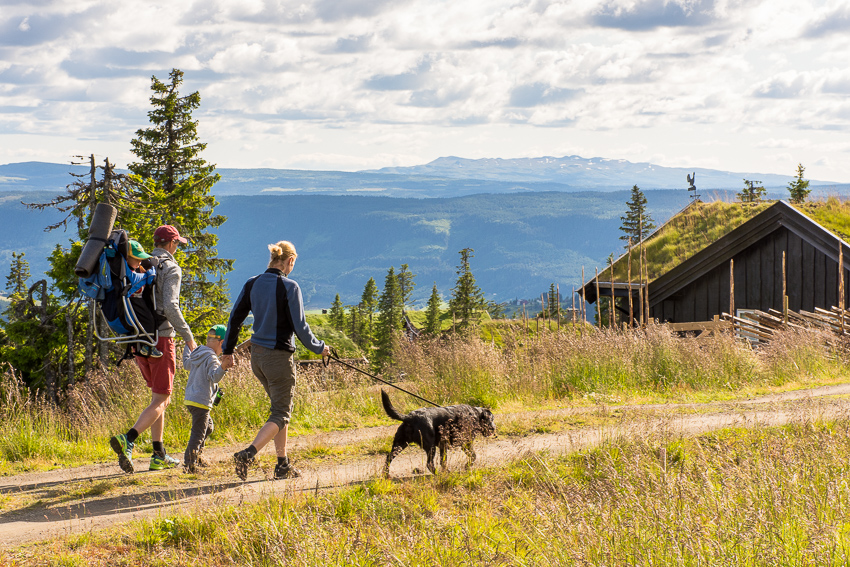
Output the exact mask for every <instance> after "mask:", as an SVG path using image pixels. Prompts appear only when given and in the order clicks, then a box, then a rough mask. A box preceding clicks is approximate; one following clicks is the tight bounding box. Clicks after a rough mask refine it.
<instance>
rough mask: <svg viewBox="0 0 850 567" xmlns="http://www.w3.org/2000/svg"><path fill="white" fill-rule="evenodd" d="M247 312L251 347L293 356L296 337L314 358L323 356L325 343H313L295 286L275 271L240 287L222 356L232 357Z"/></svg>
mask: <svg viewBox="0 0 850 567" xmlns="http://www.w3.org/2000/svg"><path fill="white" fill-rule="evenodd" d="M249 312H250V313H253V314H254V329H253V331H254V334H253V335H251V343H252V344H256V345H260V346H262V347H266V348H270V349H277V350H287V351H289V352H295V339H294V336H297V337H298V340H299V341H301V344H303V345H304V346H305V347H307V349H308V350H310V351H312V352H314V353H316V354H322V351H323V350H324V349H325V343H324V341H320V340H318V339H316V337H315V336H313V332H312V331H311V330H310V326H309V325H308V324H307V319H306V317H305V315H304V302H303V300H302V298H301V288H300V287H298V283H297V282H296V281H295V280H291V279H289V278H287V277H286V276H284V275H283V272H281V271H280V270H278V269H276V268H269V269H268V270H266V271H265V272H264V273H262V274H260V275H258V276H254V277H253V278H251V279H249V280H248V281H247V282H246V283H245V285H244V286H243V287H242V291H241V292H240V293H239V297H238V298H237V299H236V303H235V304H234V305H233V311H231V313H230V321H229V322H228V324H227V334H226V335H225V337H224V346H223V349H222V352H223V353H224V354H233V349H234V348H236V341H237V340H238V339H239V329H240V327H242V323H243V322H244V321H245V318H246V317H248V313H249Z"/></svg>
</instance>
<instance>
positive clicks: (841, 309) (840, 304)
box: [838, 240, 844, 336]
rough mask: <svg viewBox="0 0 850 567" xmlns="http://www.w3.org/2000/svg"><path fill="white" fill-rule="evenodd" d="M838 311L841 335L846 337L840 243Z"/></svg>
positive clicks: (842, 250)
mask: <svg viewBox="0 0 850 567" xmlns="http://www.w3.org/2000/svg"><path fill="white" fill-rule="evenodd" d="M838 311H839V312H840V313H841V335H842V336H844V247H843V246H841V241H840V240H839V241H838Z"/></svg>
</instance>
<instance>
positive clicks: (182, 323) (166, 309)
mask: <svg viewBox="0 0 850 567" xmlns="http://www.w3.org/2000/svg"><path fill="white" fill-rule="evenodd" d="M151 256H156V257H157V258H159V262H160V263H159V266H158V267H157V269H156V287H155V290H156V292H155V293H156V312H157V314H158V315H160V317H164V318H165V321H163V322H162V323H160V325H159V328H158V331H159V336H160V337H174V336H175V335H180V336H181V337H183V340H184V341H186V342H187V343H190V342H192V343H193V342H195V338H194V337H193V336H192V330H191V329H189V325H188V324H187V323H186V319H184V318H183V312H182V311H180V283H181V281H182V280H183V270H182V269H181V268H180V266H179V265H177V262H176V261H175V260H174V256H172V255H171V254H169V253H168V250H163V249H162V248H154V249H153V252H151Z"/></svg>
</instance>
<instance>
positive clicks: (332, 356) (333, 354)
mask: <svg viewBox="0 0 850 567" xmlns="http://www.w3.org/2000/svg"><path fill="white" fill-rule="evenodd" d="M330 348H331V354H330V356H328V357H327V358H326V357H325V356H324V355H322V364H324V365H325V368H327V367H328V365H330V363H331V360H335V361H336V362H338V363H340V364H342V365H343V366H347V367H349V368H351V369H352V370H356V371H357V372H359V373H361V374H365V375H366V376H368V377H369V378H372V379H373V380H377V381H378V382H381V383H383V384H386V385H387V386H391V387H393V388H395V389H396V390H401V391H402V392H404V393H405V394H407V395H408V396H413V397H414V398H416V399H419V400H422V401H423V402H426V403H429V404H431V405H432V406H435V407H438V408H441V407H443V406H441V405H440V404H436V403H434V402H432V401H431V400H426V399H425V398H423V397H422V396H419V395H417V394H414V393H413V392H409V391H407V390H405V389H404V388H401V387H399V386H396V385H395V384H392V383H390V382H387V381H386V380H384V379H383V378H378V377H377V376H375V375H374V374H369V373H368V372H366V371H365V370H360V369H359V368H357V367H356V366H353V365H351V364H348V363H347V362H344V361H343V360H342V359H341V358H340V357H339V355H338V354H337V353H336V349H335V348H334V347H330Z"/></svg>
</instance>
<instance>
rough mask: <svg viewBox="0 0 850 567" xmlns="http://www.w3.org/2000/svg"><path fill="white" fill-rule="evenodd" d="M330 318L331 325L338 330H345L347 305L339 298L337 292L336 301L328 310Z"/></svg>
mask: <svg viewBox="0 0 850 567" xmlns="http://www.w3.org/2000/svg"><path fill="white" fill-rule="evenodd" d="M328 319H329V320H330V323H331V327H333V328H334V329H336V330H337V331H345V307H343V305H342V301H341V300H340V299H339V294H336V297H335V298H334V302H333V303H332V304H331V309H330V311H329V312H328Z"/></svg>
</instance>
